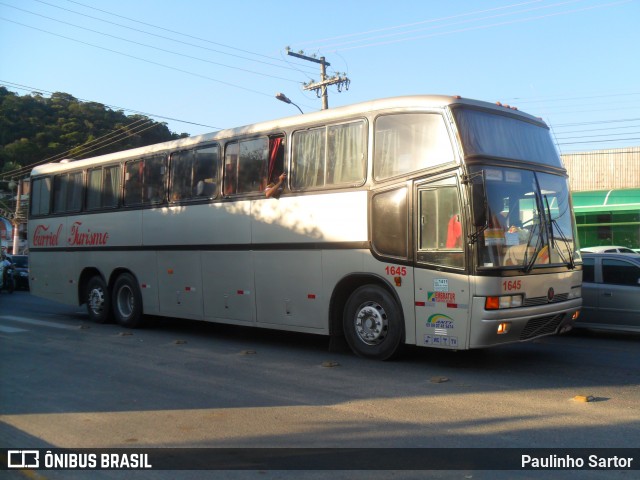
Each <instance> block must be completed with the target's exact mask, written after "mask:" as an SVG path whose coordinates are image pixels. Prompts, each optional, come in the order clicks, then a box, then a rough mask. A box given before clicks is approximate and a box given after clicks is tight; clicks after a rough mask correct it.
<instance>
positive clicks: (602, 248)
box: [580, 245, 637, 253]
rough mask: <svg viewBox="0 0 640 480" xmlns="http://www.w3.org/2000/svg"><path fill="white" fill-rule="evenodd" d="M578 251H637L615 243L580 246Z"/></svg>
mask: <svg viewBox="0 0 640 480" xmlns="http://www.w3.org/2000/svg"><path fill="white" fill-rule="evenodd" d="M580 253H637V252H634V251H633V250H632V249H630V248H627V247H619V246H617V245H600V246H599V247H587V248H581V249H580Z"/></svg>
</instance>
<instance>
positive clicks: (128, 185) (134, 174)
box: [124, 160, 144, 205]
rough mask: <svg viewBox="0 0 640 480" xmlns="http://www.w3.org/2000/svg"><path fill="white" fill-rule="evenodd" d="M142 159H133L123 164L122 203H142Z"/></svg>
mask: <svg viewBox="0 0 640 480" xmlns="http://www.w3.org/2000/svg"><path fill="white" fill-rule="evenodd" d="M143 169H144V161H143V160H134V161H131V162H127V164H126V165H125V172H126V173H125V181H124V204H125V205H137V204H140V203H142V172H143Z"/></svg>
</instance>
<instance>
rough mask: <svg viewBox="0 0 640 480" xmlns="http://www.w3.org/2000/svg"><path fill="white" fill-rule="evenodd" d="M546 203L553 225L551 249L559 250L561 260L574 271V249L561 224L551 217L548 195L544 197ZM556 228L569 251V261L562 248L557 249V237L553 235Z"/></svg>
mask: <svg viewBox="0 0 640 480" xmlns="http://www.w3.org/2000/svg"><path fill="white" fill-rule="evenodd" d="M544 202H545V205H546V210H547V215H548V219H549V222H550V223H551V248H553V249H554V250H557V251H558V255H560V259H561V260H562V261H563V262H564V263H565V264H566V265H567V266H568V267H569V268H570V269H571V270H573V269H574V268H575V267H576V265H575V262H574V261H573V255H572V254H571V248H572V247H571V244H570V242H569V240H568V239H567V237H566V236H565V235H564V232H563V231H562V228H561V227H560V224H559V223H558V220H557V219H555V218H552V217H551V208H549V199H548V198H547V197H546V195H545V196H544ZM554 227H556V228H557V229H558V233H559V234H560V239H561V240H562V241H563V243H564V246H565V248H566V249H567V255H569V260H568V261H567V259H566V258H565V256H564V254H563V253H562V249H561V248H556V241H555V236H554V234H553V229H554Z"/></svg>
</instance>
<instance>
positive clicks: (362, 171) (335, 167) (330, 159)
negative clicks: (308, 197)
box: [292, 121, 366, 190]
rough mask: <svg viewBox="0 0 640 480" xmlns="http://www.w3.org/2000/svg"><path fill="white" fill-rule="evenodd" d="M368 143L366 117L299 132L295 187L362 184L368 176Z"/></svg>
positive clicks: (295, 149)
mask: <svg viewBox="0 0 640 480" xmlns="http://www.w3.org/2000/svg"><path fill="white" fill-rule="evenodd" d="M365 145H366V126H365V123H364V122H363V121H358V122H352V123H346V124H340V125H331V126H328V127H321V128H315V129H312V130H304V131H298V132H296V133H295V134H294V136H293V159H292V165H293V166H292V170H293V180H292V186H293V188H294V189H298V190H302V189H305V188H316V187H325V186H333V185H359V184H362V183H363V182H364V180H365V176H366V155H365Z"/></svg>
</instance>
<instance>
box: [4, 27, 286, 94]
mask: <svg viewBox="0 0 640 480" xmlns="http://www.w3.org/2000/svg"><path fill="white" fill-rule="evenodd" d="M0 20H4V21H5V22H9V23H14V24H16V25H20V26H23V27H26V28H30V29H32V30H36V31H39V32H43V33H46V34H48V35H53V36H55V37H59V38H64V39H65V40H70V41H72V42H76V43H80V44H82V45H87V46H90V47H94V48H98V49H100V50H105V51H107V52H111V53H115V54H117V55H122V56H124V57H128V58H132V59H134V60H139V61H141V62H145V63H149V64H151V65H156V66H160V67H163V68H167V69H169V70H174V71H176V72H181V73H186V74H187V75H191V76H194V77H198V78H203V79H205V80H210V81H212V82H216V83H220V84H223V85H227V86H229V87H233V88H237V89H240V90H244V91H246V92H251V93H255V94H258V95H262V96H265V97H269V98H271V97H273V95H272V94H269V93H264V92H260V91H258V90H254V89H252V88H247V87H241V86H240V85H236V84H233V83H231V82H225V81H223V80H218V79H216V78H212V77H208V76H206V75H202V74H199V73H194V72H190V71H188V70H184V69H182V68H177V67H172V66H169V65H165V64H163V63H160V62H154V61H152V60H148V59H146V58H140V57H136V56H135V55H130V54H128V53H124V52H120V51H118V50H114V49H111V48H106V47H101V46H100V45H94V44H92V43H89V42H84V41H82V40H77V39H75V38H71V37H67V36H65V35H60V34H58V33H53V32H49V31H48V30H44V29H42V28H38V27H33V26H31V25H26V24H24V23H21V22H16V21H14V20H9V19H7V18H4V17H0Z"/></svg>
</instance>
